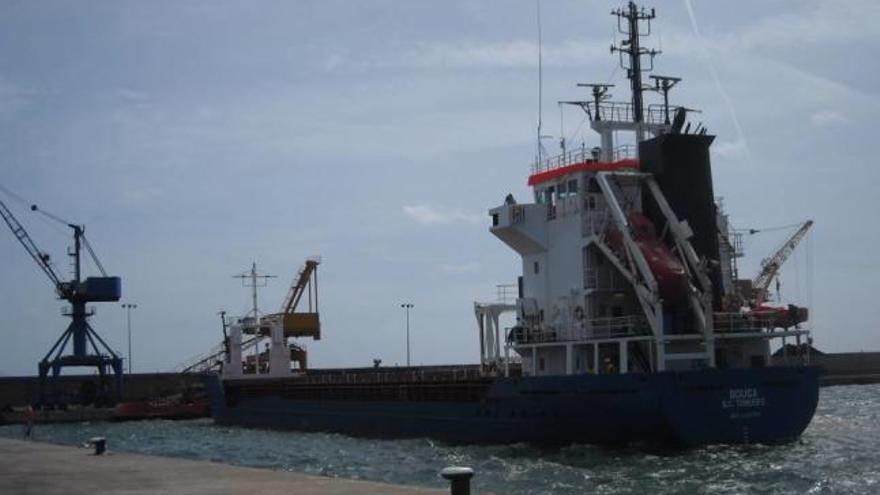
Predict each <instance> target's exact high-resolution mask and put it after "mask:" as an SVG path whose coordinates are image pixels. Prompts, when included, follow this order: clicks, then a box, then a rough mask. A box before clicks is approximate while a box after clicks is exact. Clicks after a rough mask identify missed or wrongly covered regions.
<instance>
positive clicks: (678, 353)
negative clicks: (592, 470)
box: [207, 2, 819, 446]
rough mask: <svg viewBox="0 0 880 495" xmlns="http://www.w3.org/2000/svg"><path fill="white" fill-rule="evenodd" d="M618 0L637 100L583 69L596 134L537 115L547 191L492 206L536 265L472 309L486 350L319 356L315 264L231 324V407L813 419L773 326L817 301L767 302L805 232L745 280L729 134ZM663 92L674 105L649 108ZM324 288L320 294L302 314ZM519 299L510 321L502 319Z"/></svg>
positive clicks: (391, 422) (513, 422)
mask: <svg viewBox="0 0 880 495" xmlns="http://www.w3.org/2000/svg"><path fill="white" fill-rule="evenodd" d="M612 14H613V15H615V16H616V17H617V20H618V28H619V29H620V31H621V32H622V33H623V35H624V39H623V40H622V42H621V43H619V44H618V45H615V46H612V52H616V53H619V54H620V62H621V64H622V65H623V67H624V69H625V70H626V73H627V77H628V79H629V83H630V92H631V94H630V99H629V100H628V101H614V100H612V99H611V94H610V93H611V89H612V86H611V85H609V84H589V85H580V84H579V85H578V86H582V87H586V88H587V89H586V90H587V91H589V94H590V97H589V98H587V99H585V100H584V101H568V102H561V103H564V104H568V105H573V106H575V107H578V108H579V109H581V110H583V112H584V113H585V115H586V117H587V118H588V120H589V124H590V128H591V129H592V130H593V131H595V132H596V134H598V139H597V144H596V146H594V147H589V148H588V147H587V146H586V145H581V146H580V147H579V148H577V149H566V146H565V143H564V142H562V143H561V148H562V149H561V153H560V154H558V155H556V156H545V155H544V153H543V151H542V148H541V146H540V139H541V136H540V131H539V136H538V141H539V146H538V149H539V152H538V154H537V155H538V156H537V159H536V160H535V162H534V164H533V168H532V173H531V174H530V176H529V177H528V184H529V186H531V188H532V189H533V198H530V201H528V202H523V203H520V202H518V201H517V200H516V199H515V198H514V197H513V196H511V195H508V196H507V197H506V199H505V200H504V201H503V202H502V203H501V204H500V205H499V206H497V207H494V208H491V209H490V210H489V216H488V219H490V220H491V224H490V226H489V227H488V229H489V231H490V232H491V233H492V234H493V235H495V236H496V237H497V238H498V239H500V240H501V241H502V242H503V243H504V244H506V245H507V246H508V247H509V248H511V249H513V250H514V251H516V252H517V253H518V254H519V255H520V256H521V258H522V273H521V275H520V276H519V278H518V284H516V297H515V299H511V300H506V301H498V302H492V303H475V305H474V311H475V314H476V316H477V321H478V322H479V324H478V328H477V330H478V331H477V332H476V334H477V335H478V336H479V346H480V355H481V360H480V363H479V364H475V365H473V366H430V367H424V366H419V367H381V366H379V363H378V362H377V363H376V366H375V367H372V368H358V369H335V370H313V369H308V368H307V367H306V366H305V359H304V350H303V348H302V346H300V345H299V344H295V343H293V342H295V340H294V339H296V338H302V337H312V338H319V337H320V321H319V318H318V312H317V271H316V267H317V262H315V261H312V262H311V263H312V265H309V264H308V263H307V265H306V267H304V269H303V272H301V273H300V276H299V277H298V278H297V280H298V282H296V283H295V284H294V286H293V287H292V289H291V293H290V294H289V295H288V298H287V300H286V301H285V304H284V306H283V308H282V311H281V312H280V313H277V314H273V315H267V316H260V315H259V314H257V313H256V311H255V312H254V313H253V314H252V315H249V316H247V317H244V318H240V319H237V320H233V322H232V323H231V324H230V325H229V328H228V329H227V327H226V325H225V324H224V333H225V334H226V339H225V341H224V342H225V344H224V347H225V352H224V355H223V358H222V363H221V364H222V371H221V372H220V373H218V374H214V375H209V377H208V383H207V386H208V392H209V394H210V396H211V400H212V404H211V410H212V413H213V416H214V418H215V421H216V422H217V423H220V424H231V425H244V426H248V427H258V428H279V429H296V430H306V431H328V432H339V433H344V434H351V435H366V436H373V437H381V438H402V437H429V438H433V439H438V440H441V441H446V442H452V443H465V444H470V443H481V444H493V443H516V442H529V443H534V444H568V443H597V444H623V443H632V442H639V443H641V442H647V443H658V444H675V445H684V446H697V445H706V444H717V443H764V444H777V443H783V442H789V441H792V440H794V439H797V438H798V437H799V436H800V435H801V433H802V432H803V431H804V429H805V428H806V427H807V426H808V424H809V423H810V421H811V419H812V417H813V414H814V412H815V409H816V405H817V402H818V396H819V381H818V371H817V369H816V368H815V367H813V366H810V365H809V355H808V354H807V355H804V354H799V355H798V356H792V357H791V359H786V360H783V362H782V365H776V364H777V362H775V361H772V360H771V359H770V357H771V342H777V343H779V344H781V345H782V349H786V348H787V345H786V344H790V343H796V345H797V346H798V347H800V346H801V345H802V344H806V343H808V342H809V341H810V337H809V331H808V330H807V329H805V326H806V322H807V321H808V316H809V314H808V312H807V309H806V308H800V307H794V306H789V307H776V306H773V305H772V304H770V303H768V302H767V300H768V297H767V287H768V286H769V280H772V279H773V277H774V276H775V275H776V272H777V270H778V269H779V266H780V265H781V263H782V262H783V261H784V259H785V257H786V256H787V254H790V252H791V249H793V248H794V245H795V244H796V240H795V239H793V240H792V241H791V242H789V243H787V244H786V248H785V249H784V250H782V251H781V252H778V253H777V254H776V255H774V256H771V257H768V259H767V260H766V261H765V263H764V264H763V265H762V273H761V276H760V277H759V279H756V280H751V279H742V278H740V277H739V274H738V269H737V258H739V257H741V256H742V243H741V239H740V238H738V236H737V233H736V232H735V231H734V230H733V229H732V228H731V227H730V225H729V222H728V218H727V216H726V214H725V213H724V211H723V210H722V208H721V205H720V204H719V202H717V201H716V199H715V196H714V191H713V181H712V171H711V164H710V151H709V149H710V145H711V143H712V141H713V139H714V136H712V135H709V134H708V132H707V130H706V128H705V127H703V126H702V125H697V126H696V127H694V128H693V129H692V128H691V123H688V112H689V110H688V109H686V108H684V107H678V106H671V105H670V104H669V94H670V90H671V89H672V87H673V86H675V85H676V84H677V83H678V82H679V81H680V79H678V78H673V77H665V76H654V75H652V76H651V81H652V82H653V84H651V85H648V84H646V82H645V81H644V80H643V75H644V74H643V73H646V72H647V68H648V67H653V59H654V57H655V55H657V53H658V52H656V51H652V50H650V49H647V48H644V47H643V46H642V43H643V41H644V39H643V38H644V37H645V36H644V35H645V34H646V33H647V32H648V28H649V25H650V22H651V19H653V18H654V11H653V10H650V11H648V10H645V9H644V8H639V7H637V6H636V5H635V4H634V3H632V2H630V3H629V4H628V5H627V6H626V7H623V8H621V9H618V10H616V11H614V12H612ZM646 24H647V26H646ZM649 59H650V63H649V62H648V61H649ZM651 92H653V93H654V94H655V95H656V98H657V99H659V100H662V103H657V104H646V102H645V97H646V96H648V93H651ZM620 136H629V137H630V139H631V140H632V141H631V142H630V143H626V142H624V141H623V140H622V139H621V140H620V141H619V140H618V138H619V137H620ZM806 228H809V227H808V226H807V227H806ZM312 276H314V284H313V285H314V307H312V300H313V297H312V284H311V283H310V280H311V279H310V277H312ZM306 291H308V294H309V297H308V301H309V308H308V310H307V311H305V312H297V311H291V308H295V307H296V302H295V301H299V300H300V299H301V298H302V296H303V294H305V293H306ZM505 313H511V314H514V315H515V316H514V317H515V322H516V323H515V325H514V326H513V327H512V328H508V329H502V328H501V324H500V321H501V319H500V318H501V315H503V314H505ZM227 330H228V333H227ZM261 340H264V341H269V345H268V348H267V349H266V350H265V351H263V352H260V348H259V343H256V344H255V343H254V342H255V341H256V342H259V341H261ZM248 348H250V349H254V353H253V355H250V356H248V357H247V358H245V359H243V358H242V356H243V354H242V352H247V349H248ZM243 349H245V351H243Z"/></svg>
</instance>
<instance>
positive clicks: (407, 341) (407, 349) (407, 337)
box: [400, 303, 413, 367]
mask: <svg viewBox="0 0 880 495" xmlns="http://www.w3.org/2000/svg"><path fill="white" fill-rule="evenodd" d="M400 307H401V308H403V309H404V311H406V366H407V367H409V366H410V361H409V310H410V309H412V308H413V304H412V303H403V304H401V305H400Z"/></svg>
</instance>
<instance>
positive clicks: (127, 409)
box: [113, 399, 211, 421]
mask: <svg viewBox="0 0 880 495" xmlns="http://www.w3.org/2000/svg"><path fill="white" fill-rule="evenodd" d="M210 415H211V408H210V406H209V403H208V401H207V400H205V399H201V400H195V401H192V402H185V403H184V402H171V401H166V400H153V401H132V402H123V403H120V404H119V405H117V406H116V409H114V411H113V420H114V421H134V420H139V419H194V418H206V417H208V416H210Z"/></svg>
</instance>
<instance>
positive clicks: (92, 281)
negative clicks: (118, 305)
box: [0, 200, 123, 407]
mask: <svg viewBox="0 0 880 495" xmlns="http://www.w3.org/2000/svg"><path fill="white" fill-rule="evenodd" d="M30 209H31V211H34V212H37V213H40V214H42V215H44V216H45V217H47V218H49V219H50V220H53V221H55V222H58V223H61V224H62V225H64V226H66V227H69V228H70V229H72V230H73V248H72V249H68V251H67V254H68V256H70V258H71V263H72V265H73V278H72V279H71V280H69V281H64V280H62V279H61V277H59V276H58V274H57V273H56V272H55V269H54V268H53V267H52V263H51V261H50V259H49V255H48V254H47V253H45V252H43V251H41V250H40V249H39V248H38V247H37V245H36V244H35V243H34V241H33V239H31V236H30V235H29V234H28V233H27V231H26V230H25V228H24V227H23V226H22V225H21V223H19V221H18V220H17V219H16V218H15V216H14V215H13V214H12V211H10V210H9V208H8V207H7V206H6V204H5V203H3V201H2V200H0V216H2V217H3V220H4V221H5V222H6V225H8V226H9V229H10V230H11V231H12V234H13V235H15V238H16V239H18V242H20V243H21V245H22V246H24V249H25V251H27V253H28V254H29V255H30V257H31V258H32V259H33V260H34V261H35V262H36V263H37V266H39V267H40V270H42V271H43V273H44V274H45V275H46V276H47V277H49V280H50V281H51V282H52V285H53V286H54V287H55V292H56V295H57V296H58V298H59V299H62V300H64V301H67V302H68V303H70V306H69V307H66V308H65V309H64V313H63V314H64V316H68V317H70V324H69V325H68V326H67V329H66V330H65V331H64V332H63V333H62V334H61V336H60V337H59V338H58V340H56V341H55V345H53V346H52V348H51V349H49V352H47V353H46V355H45V356H44V357H43V359H42V360H41V361H40V362H39V373H40V390H39V405H41V406H44V407H45V406H49V407H52V406H57V405H61V404H62V402H61V400H60V396H59V390H58V384H57V381H58V380H57V378H58V376H59V375H60V374H61V369H62V368H65V367H72V366H73V367H82V366H84V367H94V368H97V371H98V375H99V387H100V388H99V390H95V391H94V396H93V397H80V401H81V402H95V403H96V404H98V405H103V404H111V403H113V402H115V400H116V399H118V398H120V397H121V396H122V387H123V382H122V378H123V373H122V358H120V357H119V356H118V355H117V354H116V353H115V352H113V350H112V349H110V347H109V346H108V345H107V343H106V342H104V340H103V339H102V338H101V336H100V335H98V333H97V332H96V331H95V329H93V328H92V326H91V325H89V321H88V319H89V317H90V316H92V315H94V308H91V307H87V306H86V304H87V303H90V302H116V301H119V299H120V296H121V286H122V284H121V280H120V278H119V277H109V276H107V273H106V272H105V271H104V267H103V266H102V265H101V262H100V261H99V260H98V257H97V256H96V255H95V252H94V250H93V249H92V247H91V245H90V244H89V241H88V239H86V237H85V226H83V225H77V224H74V223H71V222H67V221H65V220H62V219H61V218H59V217H57V216H55V215H53V214H51V213H49V212H46V211H43V210H41V209H39V208H38V207H37V205H31V206H30ZM83 247H85V249H86V251H87V252H88V254H89V256H90V257H91V259H92V261H94V263H95V266H96V267H97V268H98V270H99V271H100V272H101V276H100V277H87V278H85V280H83V276H82V263H81V254H82V248H83ZM68 344H72V347H73V349H72V350H73V353H72V354H65V350H66V349H67V348H68ZM90 348H91V349H90ZM111 371H112V373H113V377H112V378H113V379H112V387H111V386H110V383H109V382H110V377H109V376H108V375H109V372H111ZM50 372H51V375H50ZM81 392H84V391H83V390H81ZM81 395H92V394H91V393H88V394H86V393H81Z"/></svg>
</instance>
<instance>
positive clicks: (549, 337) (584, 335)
mask: <svg viewBox="0 0 880 495" xmlns="http://www.w3.org/2000/svg"><path fill="white" fill-rule="evenodd" d="M647 335H650V328H649V327H648V322H647V320H645V318H644V317H642V316H618V317H608V318H592V319H589V320H586V321H584V322H583V323H582V324H580V323H579V324H577V325H573V326H571V327H568V328H557V327H553V326H549V325H548V326H545V327H542V328H535V329H526V328H521V327H520V328H514V329H513V330H512V332H511V333H510V334H509V335H508V340H509V341H511V342H513V343H516V344H539V343H549V342H572V341H585V340H611V339H620V338H626V337H640V336H647Z"/></svg>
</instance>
